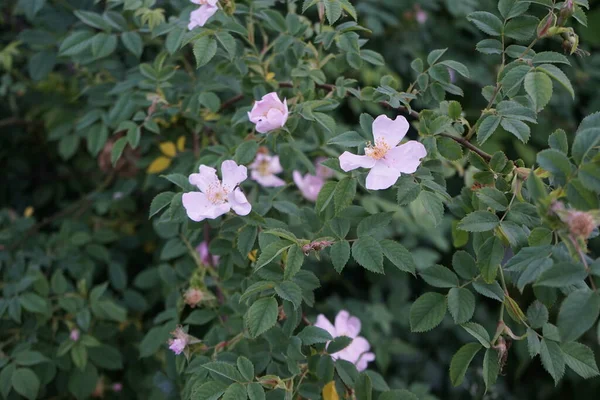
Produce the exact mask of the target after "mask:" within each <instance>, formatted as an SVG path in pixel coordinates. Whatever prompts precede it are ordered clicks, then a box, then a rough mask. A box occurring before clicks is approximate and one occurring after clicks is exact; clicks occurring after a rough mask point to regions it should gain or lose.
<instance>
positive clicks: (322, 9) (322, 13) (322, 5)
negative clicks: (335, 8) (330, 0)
mask: <svg viewBox="0 0 600 400" xmlns="http://www.w3.org/2000/svg"><path fill="white" fill-rule="evenodd" d="M317 8H318V10H319V21H321V22H323V20H324V19H325V3H323V2H322V1H320V2H319V5H318V6H317Z"/></svg>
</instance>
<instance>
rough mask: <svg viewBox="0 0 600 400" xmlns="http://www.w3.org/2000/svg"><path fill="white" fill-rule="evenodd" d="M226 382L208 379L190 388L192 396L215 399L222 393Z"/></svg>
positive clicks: (208, 399)
mask: <svg viewBox="0 0 600 400" xmlns="http://www.w3.org/2000/svg"><path fill="white" fill-rule="evenodd" d="M226 388H227V384H226V383H223V382H220V381H209V382H205V383H203V384H201V385H199V386H195V387H194V388H193V389H192V398H196V399H206V400H217V399H218V398H219V397H221V395H222V394H223V393H225V389H226Z"/></svg>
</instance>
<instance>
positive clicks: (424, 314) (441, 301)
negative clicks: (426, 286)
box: [410, 292, 446, 332]
mask: <svg viewBox="0 0 600 400" xmlns="http://www.w3.org/2000/svg"><path fill="white" fill-rule="evenodd" d="M444 315H446V296H444V295H442V294H439V293H433V292H430V293H425V294H424V295H422V296H421V297H419V298H418V299H417V300H416V301H415V302H414V303H413V304H412V306H411V307H410V330H411V332H426V331H430V330H432V329H433V328H435V327H436V326H438V325H439V324H440V322H442V320H443V319H444Z"/></svg>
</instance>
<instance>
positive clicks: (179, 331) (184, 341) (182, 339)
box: [168, 326, 201, 356]
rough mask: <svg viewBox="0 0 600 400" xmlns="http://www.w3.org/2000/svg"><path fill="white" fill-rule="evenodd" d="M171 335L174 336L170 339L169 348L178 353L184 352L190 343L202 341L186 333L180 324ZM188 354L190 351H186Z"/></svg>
mask: <svg viewBox="0 0 600 400" xmlns="http://www.w3.org/2000/svg"><path fill="white" fill-rule="evenodd" d="M171 336H173V338H171V339H169V342H168V343H169V349H170V350H171V351H172V352H173V353H175V354H177V355H179V354H181V353H183V352H184V351H185V350H186V348H187V347H188V345H190V344H195V343H200V342H201V340H200V339H198V338H195V337H194V336H192V335H188V334H187V333H185V331H184V330H183V328H182V327H181V326H178V327H177V328H176V329H175V330H174V331H173V332H171ZM187 355H188V353H187V352H186V356H187Z"/></svg>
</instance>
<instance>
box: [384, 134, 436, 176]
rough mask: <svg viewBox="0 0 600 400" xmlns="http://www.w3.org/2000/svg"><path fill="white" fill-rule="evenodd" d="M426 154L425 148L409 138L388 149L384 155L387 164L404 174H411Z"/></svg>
mask: <svg viewBox="0 0 600 400" xmlns="http://www.w3.org/2000/svg"><path fill="white" fill-rule="evenodd" d="M426 156H427V150H426V149H425V146H423V145H422V144H421V143H419V142H417V141H415V140H411V141H408V142H406V143H404V144H402V145H400V146H398V147H395V148H393V149H390V150H389V151H388V152H387V154H386V155H385V162H386V163H387V165H388V166H390V167H393V168H395V169H397V170H398V171H400V172H402V173H404V174H412V173H413V172H415V171H416V170H417V168H418V167H419V165H420V164H421V159H422V158H424V157H426Z"/></svg>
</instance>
